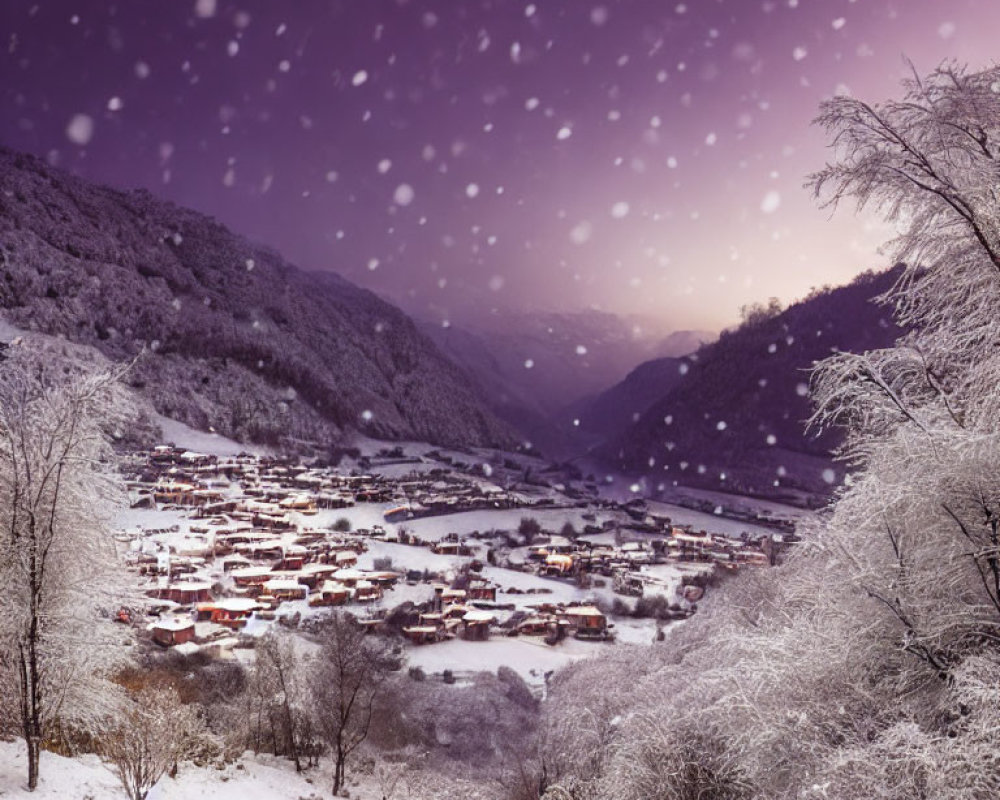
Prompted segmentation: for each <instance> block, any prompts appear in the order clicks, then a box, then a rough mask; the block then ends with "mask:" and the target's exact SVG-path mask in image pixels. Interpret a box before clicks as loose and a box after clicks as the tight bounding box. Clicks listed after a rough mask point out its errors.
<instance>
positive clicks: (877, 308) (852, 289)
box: [582, 267, 902, 499]
mask: <svg viewBox="0 0 1000 800" xmlns="http://www.w3.org/2000/svg"><path fill="white" fill-rule="evenodd" d="M900 270H901V268H899V267H897V268H894V269H892V270H888V271H886V272H881V273H865V274H863V275H861V276H859V277H858V278H857V279H855V280H854V281H853V282H852V283H851V284H849V285H847V286H843V287H839V288H835V289H826V290H823V291H821V292H817V293H815V294H814V295H812V296H810V297H808V298H807V299H805V300H803V301H801V302H799V303H795V304H793V305H792V306H790V307H789V308H787V309H785V310H784V311H781V312H780V313H777V314H774V315H769V314H762V315H758V316H757V317H756V318H755V319H754V320H753V321H750V322H747V323H745V324H743V325H742V326H740V327H739V328H736V329H734V330H730V331H725V332H723V333H722V335H721V336H720V337H719V339H718V341H717V342H715V343H713V344H710V345H706V346H704V347H702V348H701V349H700V350H699V351H698V352H697V353H696V354H694V355H693V356H690V357H687V358H684V359H681V360H680V361H679V362H678V363H677V365H676V369H677V371H676V373H675V372H673V371H672V370H673V365H671V364H670V363H669V362H666V361H660V362H650V363H649V364H644V365H641V366H640V367H639V368H637V369H636V370H635V371H634V372H633V373H632V374H631V375H630V376H629V378H628V379H626V381H625V382H623V383H622V384H619V385H618V386H616V387H613V388H612V389H610V390H609V391H608V392H605V393H604V394H603V395H602V396H601V398H599V399H598V401H597V402H596V403H595V404H593V405H591V407H590V410H589V412H584V413H583V417H582V419H585V420H587V423H586V424H587V425H589V426H590V427H591V429H597V428H599V427H600V426H603V428H604V430H606V431H610V435H609V438H608V440H607V441H606V443H605V444H604V445H603V446H602V447H601V448H600V449H599V450H598V452H599V454H600V456H601V457H602V458H603V459H604V460H605V461H606V462H608V463H610V464H611V465H613V466H615V467H617V468H619V469H624V470H626V471H628V472H630V473H633V474H642V475H645V476H646V478H647V484H648V487H649V488H650V489H653V490H655V489H656V488H657V487H659V486H661V485H669V484H670V483H672V482H673V481H674V480H677V481H678V482H680V483H682V484H685V485H689V486H698V487H703V488H712V489H718V490H722V491H731V492H737V493H746V494H756V495H764V496H772V497H782V498H785V499H801V495H803V494H804V495H806V496H812V497H816V496H822V495H824V494H828V493H829V492H830V491H831V490H832V488H833V484H834V483H837V482H839V480H840V478H841V477H842V469H841V468H840V466H839V465H835V464H834V463H833V461H832V459H831V458H830V452H831V449H832V448H833V447H834V446H835V445H836V444H837V443H838V439H837V436H836V435H835V434H830V433H827V434H824V435H823V436H820V437H814V436H811V435H807V434H806V431H805V420H807V419H808V418H809V417H810V416H811V414H812V406H811V402H810V399H809V396H808V384H809V375H810V371H811V369H812V367H813V364H814V362H816V361H819V360H822V359H823V358H825V357H826V356H828V355H829V354H830V353H831V350H832V349H834V348H836V349H839V350H845V351H852V352H863V351H866V350H873V349H878V348H882V347H888V346H891V345H892V344H893V343H894V342H895V341H896V339H897V338H898V337H899V336H900V335H902V331H901V330H900V329H899V328H898V327H897V326H896V324H895V323H894V321H893V319H892V314H891V311H890V309H888V308H886V307H884V306H881V305H878V304H876V303H874V302H872V300H873V298H874V297H876V296H877V295H880V294H882V293H884V292H885V291H887V290H888V289H889V288H890V287H891V286H892V285H893V283H894V282H895V281H896V280H897V278H898V277H899V274H900ZM644 374H646V375H648V376H649V377H650V381H649V382H648V384H647V385H645V386H644V385H643V383H642V381H640V380H639V377H640V376H642V375H644ZM657 381H662V383H660V384H659V386H661V387H665V391H664V393H663V394H662V395H661V397H660V398H659V399H657V400H655V401H654V402H652V403H650V404H649V405H648V406H647V408H646V410H645V411H644V412H643V413H642V414H641V416H640V417H639V419H638V420H637V421H635V422H634V424H630V425H628V426H627V427H626V428H625V429H624V430H621V431H620V432H618V433H614V432H613V429H614V428H616V427H617V426H619V425H620V423H621V417H622V415H623V414H624V413H627V412H629V410H630V409H633V408H635V407H637V406H639V405H642V404H643V403H645V402H648V400H649V396H650V392H651V391H653V390H655V389H656V386H657ZM588 414H589V416H588Z"/></svg>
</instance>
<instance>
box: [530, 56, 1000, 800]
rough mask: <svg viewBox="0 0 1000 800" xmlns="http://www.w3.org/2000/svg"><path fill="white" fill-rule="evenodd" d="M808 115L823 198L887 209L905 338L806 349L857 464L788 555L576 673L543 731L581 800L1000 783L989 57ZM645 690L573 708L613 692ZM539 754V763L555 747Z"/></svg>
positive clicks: (999, 235)
mask: <svg viewBox="0 0 1000 800" xmlns="http://www.w3.org/2000/svg"><path fill="white" fill-rule="evenodd" d="M819 122H820V123H821V124H822V125H823V126H824V127H825V128H826V129H827V130H828V131H829V132H830V133H831V135H832V139H833V144H834V148H835V152H836V157H835V159H834V160H833V161H832V162H831V164H829V165H828V166H827V167H826V168H825V169H823V170H822V171H821V172H819V173H818V174H817V175H816V176H814V178H813V181H812V185H813V187H814V188H815V190H816V192H817V194H818V195H819V196H820V197H821V198H823V199H824V200H826V201H829V202H831V203H833V204H836V203H838V202H841V201H850V200H853V201H856V202H857V203H859V204H860V205H861V206H868V207H869V208H870V209H874V210H876V211H879V212H881V213H882V214H883V216H884V217H885V218H887V219H888V220H889V221H891V222H894V223H895V224H897V225H898V228H899V235H898V238H897V239H896V240H895V242H894V244H893V248H892V253H891V255H892V257H893V259H894V260H895V261H897V262H901V263H903V264H905V267H904V271H903V275H902V278H901V279H900V281H899V282H898V284H897V285H896V286H895V287H894V289H893V290H892V291H890V292H889V293H888V295H887V296H886V298H885V300H886V302H887V303H889V304H891V305H892V306H893V307H894V309H895V311H896V317H897V320H898V321H899V322H900V323H902V325H903V326H904V327H905V328H907V329H908V330H909V333H907V334H906V335H905V336H904V338H903V339H902V340H901V341H900V342H899V343H898V345H897V346H896V347H893V348H888V349H885V350H878V351H873V352H868V353H861V354H845V353H838V354H835V355H833V356H832V357H831V358H829V359H827V360H826V361H825V362H823V363H822V364H820V365H819V367H818V369H817V371H816V373H815V377H814V381H813V394H814V398H815V400H816V402H817V406H818V410H817V413H816V417H815V419H814V423H815V424H816V425H817V426H819V427H828V426H837V427H840V428H841V429H842V430H843V431H844V432H845V435H846V439H845V443H844V447H843V452H842V455H843V456H844V457H845V458H846V459H848V460H849V461H850V462H851V464H852V466H853V467H854V471H853V472H852V474H851V475H850V476H849V478H848V480H847V481H846V482H845V485H844V487H843V488H842V489H841V490H840V492H839V495H838V497H837V500H836V502H835V504H834V505H833V506H832V507H831V508H830V509H828V510H827V511H826V512H825V513H824V514H823V515H822V518H821V519H820V520H819V522H818V523H817V524H816V525H815V526H814V528H813V529H810V530H807V531H802V533H803V535H804V538H803V542H802V544H801V545H799V546H798V548H797V552H795V553H794V555H793V556H791V557H790V558H789V559H788V561H787V563H785V564H784V565H783V566H781V567H779V568H777V569H775V570H771V571H767V572H763V573H759V574H756V575H741V576H740V578H739V579H738V580H737V581H735V582H734V583H732V584H730V585H729V586H727V587H725V588H724V589H723V590H721V592H719V593H718V594H717V595H716V596H715V604H714V607H713V605H710V606H709V607H707V608H703V609H702V610H701V612H700V613H699V615H698V617H696V618H695V619H694V620H692V621H691V622H689V623H687V624H686V625H685V626H684V628H683V629H681V630H679V631H675V632H674V633H673V634H672V635H671V636H670V637H668V642H667V644H668V647H667V648H664V649H659V648H654V650H653V651H652V655H651V656H650V657H649V658H648V662H651V663H646V664H643V665H641V666H640V665H639V664H638V663H634V664H630V663H629V661H628V659H627V658H617V659H615V660H614V662H613V663H609V661H610V659H608V660H605V662H604V663H603V664H601V662H595V663H591V664H588V665H584V666H580V667H575V668H574V670H575V674H574V673H573V672H571V673H569V674H567V675H566V676H565V677H563V678H561V679H560V682H558V683H557V684H556V687H555V690H554V692H553V697H557V696H558V698H559V699H560V700H561V701H562V702H561V703H560V704H558V705H555V706H552V705H550V706H549V711H548V717H549V719H548V722H547V726H548V729H549V730H553V731H557V732H559V734H560V735H559V736H558V737H551V736H550V737H549V741H547V742H546V741H542V743H541V748H542V752H541V760H542V763H543V764H545V763H557V764H559V765H560V769H559V770H558V773H557V774H558V777H559V785H560V786H561V787H564V788H565V789H566V790H567V792H568V793H569V794H570V796H572V797H573V798H574V800H583V798H611V797H615V798H621V797H626V798H628V797H649V796H656V797H671V798H682V797H689V796H709V795H711V796H724V797H754V798H765V797H766V798H769V800H776V798H786V799H787V800H791V799H792V798H817V799H818V798H842V799H844V800H846V799H847V798H856V797H882V798H909V797H935V798H948V799H949V800H973V799H974V798H983V797H993V796H997V795H998V794H1000V777H998V776H1000V770H998V766H1000V757H998V756H997V752H998V748H997V744H998V740H997V734H996V732H997V730H998V729H1000V711H998V709H1000V680H998V678H1000V670H998V664H1000V474H998V472H997V468H996V465H997V463H998V460H1000V431H998V424H997V423H998V419H1000V392H997V390H996V386H997V383H998V378H1000V320H998V317H997V314H996V308H997V307H998V306H1000V213H998V208H1000V205H998V199H1000V198H998V197H997V195H996V192H997V186H998V178H1000V68H990V69H987V70H984V71H981V72H971V71H968V70H965V69H961V68H959V67H957V66H955V65H950V64H948V65H944V66H942V67H941V68H939V69H937V70H935V71H934V72H933V73H931V75H929V76H928V77H927V78H923V79H922V78H918V77H914V78H913V79H911V80H910V81H908V82H907V83H906V85H905V94H904V97H903V99H902V100H900V101H890V102H887V103H884V104H881V105H870V104H867V103H865V102H863V101H861V100H858V99H855V98H849V97H838V98H835V99H833V100H831V101H829V102H827V103H825V104H824V106H823V109H822V113H821V115H820V118H819ZM609 667H611V668H612V669H611V672H612V674H614V675H615V676H616V679H617V681H618V682H620V683H622V684H624V685H627V686H628V687H629V690H630V692H632V693H633V694H634V696H635V697H637V698H641V700H639V701H637V702H631V703H629V702H628V701H626V702H624V703H622V702H619V703H617V704H616V707H614V706H613V707H614V715H613V716H610V717H609V715H608V714H607V713H605V714H602V715H600V718H602V719H607V723H606V724H605V725H603V726H602V727H600V728H597V729H596V730H598V731H599V732H600V733H601V738H600V741H601V742H602V744H603V746H604V751H603V752H604V755H603V756H602V757H601V758H600V759H599V760H598V759H591V758H586V757H581V756H580V754H581V753H582V754H587V753H593V752H595V748H594V746H593V731H594V730H595V729H594V728H593V727H592V726H589V725H587V724H586V721H587V720H588V719H589V718H590V717H593V716H594V712H595V710H599V709H601V708H602V707H606V706H607V705H608V701H609V699H612V697H613V696H612V695H610V694H609V692H608V690H607V688H606V687H605V686H601V685H600V682H599V680H595V676H597V675H599V673H600V670H601V669H604V670H607V669H608V668H609ZM546 759H547V762H546Z"/></svg>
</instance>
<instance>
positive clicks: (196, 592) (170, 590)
mask: <svg viewBox="0 0 1000 800" xmlns="http://www.w3.org/2000/svg"><path fill="white" fill-rule="evenodd" d="M146 594H148V595H149V596H150V597H157V598H159V599H160V600H173V601H174V602H175V603H178V604H179V605H182V606H188V605H191V604H192V603H207V602H210V601H211V600H212V584H210V583H205V582H199V581H182V582H178V583H174V584H171V585H169V586H160V587H157V588H156V589H150V590H148V591H147V592H146Z"/></svg>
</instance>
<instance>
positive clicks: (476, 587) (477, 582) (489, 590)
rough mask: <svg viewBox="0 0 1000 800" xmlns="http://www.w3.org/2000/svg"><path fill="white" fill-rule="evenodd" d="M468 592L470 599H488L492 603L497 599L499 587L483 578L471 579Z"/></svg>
mask: <svg viewBox="0 0 1000 800" xmlns="http://www.w3.org/2000/svg"><path fill="white" fill-rule="evenodd" d="M466 592H467V594H468V598H469V600H487V601H489V602H491V603H495V602H496V600H497V587H496V586H494V585H493V584H491V583H490V582H489V581H487V580H484V579H482V578H479V579H473V580H471V581H469V586H468V588H467V589H466Z"/></svg>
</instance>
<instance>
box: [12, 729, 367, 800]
mask: <svg viewBox="0 0 1000 800" xmlns="http://www.w3.org/2000/svg"><path fill="white" fill-rule="evenodd" d="M39 772H40V776H41V779H40V781H39V785H38V789H36V790H35V791H34V792H28V791H27V789H26V788H25V783H26V760H25V754H24V743H23V742H22V741H21V740H17V741H15V742H0V797H3V798H15V797H16V798H29V797H30V798H33V800H122V798H124V797H125V796H126V795H125V790H124V789H122V786H121V784H120V783H119V781H118V778H117V777H115V775H114V774H113V773H112V772H111V771H110V770H109V769H108V768H107V767H106V766H105V765H104V764H102V763H101V760H100V759H99V758H98V757H97V756H95V755H84V756H78V757H76V758H64V757H62V756H58V755H55V754H54V753H42V757H41V766H40V770H39ZM320 780H322V783H320V782H319V781H320ZM369 788H370V791H368V792H366V793H362V794H357V795H355V794H354V792H352V796H353V797H360V798H368V797H371V798H376V797H378V795H377V794H376V793H375V790H374V787H369ZM310 795H317V796H322V797H329V796H330V785H329V782H328V781H327V780H326V776H325V774H324V773H320V774H313V775H312V776H304V775H297V774H296V773H295V768H294V767H293V766H292V765H291V764H290V763H289V762H288V761H286V760H285V759H280V758H274V757H273V756H259V757H254V756H252V755H251V754H249V753H248V754H246V755H245V756H244V757H243V758H242V759H241V760H240V761H239V762H238V763H237V764H230V765H227V766H226V767H225V768H224V769H221V770H219V769H214V768H198V767H194V766H193V765H190V764H186V765H184V766H182V767H181V769H180V770H179V771H178V773H177V778H176V779H175V778H170V777H164V778H163V779H161V780H160V782H159V783H158V784H157V785H156V786H155V787H153V789H152V791H150V793H149V795H148V798H147V800H205V799H206V798H211V800H275V798H285V797H287V798H300V797H302V798H308V797H309V796H310Z"/></svg>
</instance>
